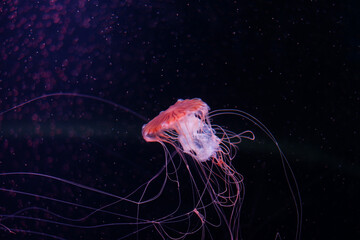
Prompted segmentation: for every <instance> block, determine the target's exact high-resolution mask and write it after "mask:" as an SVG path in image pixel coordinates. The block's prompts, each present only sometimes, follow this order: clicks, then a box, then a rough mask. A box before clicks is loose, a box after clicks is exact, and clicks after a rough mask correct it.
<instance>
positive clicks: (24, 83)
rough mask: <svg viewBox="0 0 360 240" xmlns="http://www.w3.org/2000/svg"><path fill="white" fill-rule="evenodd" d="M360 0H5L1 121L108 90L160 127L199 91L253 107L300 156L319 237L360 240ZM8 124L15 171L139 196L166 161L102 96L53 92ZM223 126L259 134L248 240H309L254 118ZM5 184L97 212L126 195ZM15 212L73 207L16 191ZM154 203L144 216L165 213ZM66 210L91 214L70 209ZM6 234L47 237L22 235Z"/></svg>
mask: <svg viewBox="0 0 360 240" xmlns="http://www.w3.org/2000/svg"><path fill="white" fill-rule="evenodd" d="M354 5H355V1H327V2H326V3H324V2H319V1H307V2H303V1H298V2H297V3H274V2H271V1H210V2H209V1H116V0H113V1H93V0H91V1H83V0H80V1H73V0H72V1H71V0H61V1H55V0H54V1H10V0H7V1H2V2H1V4H0V111H4V110H6V109H9V108H10V107H12V106H14V105H17V104H20V103H23V102H25V101H27V100H29V99H32V98H34V97H38V96H41V95H44V94H49V93H56V92H75V93H81V94H89V95H93V96H98V97H101V98H104V99H108V100H111V101H113V102H116V103H118V104H121V105H123V106H126V107H128V108H130V109H131V110H133V111H135V112H137V113H139V114H140V115H142V116H144V117H145V118H146V119H151V118H152V117H154V116H156V115H157V114H158V113H159V112H160V111H162V110H164V109H166V108H167V107H168V106H169V105H171V104H173V103H174V102H175V101H176V100H177V99H179V98H183V99H185V98H193V97H199V98H201V99H203V100H204V101H205V102H206V103H207V104H208V105H209V106H210V107H211V108H212V109H221V108H237V109H241V110H244V111H246V112H249V113H251V114H253V115H254V116H256V117H257V118H259V119H260V120H261V121H262V122H263V123H264V124H265V125H267V126H268V127H269V128H270V130H271V131H272V133H273V134H274V136H275V137H276V138H277V140H278V142H279V144H280V146H281V147H282V149H283V151H284V152H285V154H286V155H287V157H288V159H289V161H290V162H291V165H292V167H293V170H294V173H295V175H296V176H297V181H298V184H299V187H300V191H301V194H302V201H303V209H304V212H303V232H302V235H303V239H342V238H343V236H344V235H347V234H349V235H351V236H352V239H356V238H359V237H360V225H359V220H358V218H359V213H360V211H359V207H358V204H359V202H360V199H359V183H360V167H359V157H360V154H359V150H358V149H357V147H358V145H359V144H358V143H359V120H360V119H359V107H360V104H359V101H360V90H359V83H358V81H359V70H358V69H359V67H360V65H359V48H358V47H359V34H358V31H357V30H356V29H357V28H358V27H359V18H358V16H357V15H358V11H357V10H356V7H355V6H354ZM0 119H1V122H0V149H1V150H0V171H1V172H11V171H34V172H40V173H46V174H50V175H55V176H59V177H63V178H66V179H69V180H73V181H76V182H81V183H82V184H85V185H87V186H92V187H96V188H99V189H102V190H105V191H109V192H112V193H114V194H118V195H123V194H124V193H126V192H127V191H130V189H132V188H134V187H136V186H138V185H139V183H142V182H143V181H145V180H146V179H148V178H149V177H151V176H152V175H153V174H154V173H155V172H156V171H157V169H159V168H161V166H162V165H163V163H164V159H163V158H164V156H163V150H162V148H161V147H160V146H159V145H157V144H149V143H145V142H144V141H143V140H142V138H141V126H142V125H143V124H144V123H145V121H144V120H142V119H140V118H138V117H136V116H133V115H131V114H129V113H127V112H124V111H122V110H121V109H118V108H114V107H113V106H110V105H108V104H104V103H101V102H98V101H93V100H91V99H84V98H76V97H64V96H63V97H61V96H60V97H51V98H46V99H43V100H40V101H37V102H33V103H30V104H28V105H26V106H23V107H22V108H20V109H17V110H16V111H11V112H8V113H6V114H3V115H1V116H0ZM222 121H223V122H222V123H221V124H224V125H226V126H228V127H229V129H233V130H234V131H235V132H241V131H243V130H247V129H249V130H253V131H254V133H255V135H256V136H257V139H256V140H255V141H254V142H244V143H242V144H240V145H239V153H238V157H237V159H236V161H237V162H236V163H235V167H236V168H237V169H238V171H239V172H241V174H242V175H243V176H244V178H245V185H246V197H245V202H244V205H243V208H242V213H241V214H242V220H241V221H242V237H243V238H244V239H274V237H275V234H276V232H280V233H281V235H282V237H283V239H293V236H294V229H295V225H294V224H295V222H294V221H295V216H294V214H295V212H294V208H293V203H292V201H291V198H290V195H289V192H288V189H287V188H286V182H285V178H284V177H283V172H282V168H281V165H280V159H279V157H278V155H277V153H276V148H275V146H274V145H273V144H272V142H271V141H270V140H269V139H267V138H266V136H265V135H264V134H263V133H261V132H260V131H259V130H258V129H256V126H253V125H251V124H249V123H246V121H244V120H243V119H240V118H231V119H222ZM185 181H186V180H185ZM1 187H2V188H15V187H16V188H17V189H22V190H24V191H25V190H26V191H30V192H33V193H37V194H40V193H42V194H48V195H49V196H51V197H57V198H59V196H61V197H63V198H64V199H66V198H69V200H74V198H76V201H80V202H82V203H86V204H94V206H99V203H103V202H106V201H110V200H109V199H107V198H106V197H104V196H95V194H94V195H92V194H91V193H86V192H76V191H77V190H76V189H73V188H69V187H68V186H62V185H61V184H58V183H54V182H52V181H50V180H46V179H45V180H44V179H41V178H35V177H34V178H31V177H18V178H17V177H12V178H3V179H1ZM29 189H30V190H29ZM64 193H68V194H64ZM74 196H76V197H74ZM0 202H1V205H0V211H1V214H10V213H13V212H14V211H16V209H17V210H18V209H21V208H24V207H27V206H34V205H36V206H40V207H44V208H46V207H48V208H52V207H53V208H57V207H59V206H58V204H56V203H54V202H51V201H44V200H41V199H40V200H39V199H37V200H34V198H31V197H25V196H21V195H16V194H15V195H11V194H9V193H7V192H0ZM169 204H170V203H169ZM152 208H153V209H151V208H150V209H151V210H154V211H149V212H146V213H145V211H144V214H152V213H153V212H156V211H160V209H159V207H156V206H153V207H152ZM164 208H166V204H165V205H164ZM156 209H157V210H156ZM112 210H113V211H114V212H117V211H123V209H112ZM58 211H59V212H61V213H63V214H64V215H66V214H68V216H72V217H76V216H81V214H82V213H81V211H80V210H79V212H77V210H76V209H73V208H69V207H64V209H58ZM129 211H131V209H130V210H129ZM0 220H1V219H0ZM92 221H94V222H92V223H91V224H100V223H102V222H104V221H105V222H113V221H115V219H102V217H101V216H99V217H98V218H95V219H93V220H92ZM1 223H2V224H4V225H6V226H7V227H14V228H19V229H36V230H37V231H39V229H40V230H41V231H44V232H47V233H50V234H52V235H56V236H64V237H66V238H71V239H77V238H79V239H80V238H81V237H82V238H84V239H90V238H91V237H93V238H94V239H99V238H101V237H102V238H103V239H116V238H117V237H121V236H122V234H123V233H122V232H121V230H117V229H114V228H110V229H106V230H104V229H96V230H83V229H72V228H70V229H71V234H73V235H69V234H70V233H69V228H66V227H61V226H60V227H59V226H53V225H51V224H44V223H39V222H37V221H34V220H33V221H25V220H23V221H21V220H16V219H15V220H4V221H1ZM42 224H43V225H42ZM212 234H213V236H214V238H215V239H217V238H216V237H217V234H219V235H220V236H224V235H221V234H222V231H221V230H217V229H213V230H212ZM0 236H1V237H0V238H1V239H10V238H14V239H21V238H24V239H29V237H31V235H29V234H23V235H22V234H21V233H18V234H17V235H16V236H13V235H11V234H9V233H8V232H7V231H0ZM147 236H148V237H149V236H151V233H149V235H147ZM225 236H226V235H225ZM32 237H34V239H39V238H40V237H39V236H38V235H33V236H32ZM158 237H159V236H158V235H153V238H154V239H157V238H158ZM44 238H45V237H44ZM189 239H191V237H189Z"/></svg>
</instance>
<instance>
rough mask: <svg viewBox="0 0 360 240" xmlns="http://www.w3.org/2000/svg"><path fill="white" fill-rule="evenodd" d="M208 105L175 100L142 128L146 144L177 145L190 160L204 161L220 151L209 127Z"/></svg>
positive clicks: (217, 141)
mask: <svg viewBox="0 0 360 240" xmlns="http://www.w3.org/2000/svg"><path fill="white" fill-rule="evenodd" d="M209 109H210V108H209V106H208V105H207V104H206V103H205V102H203V101H202V100H201V99H199V98H194V99H186V100H182V99H179V100H178V101H177V102H176V103H175V104H174V105H172V106H170V107H169V108H168V109H167V110H165V111H163V112H161V113H160V114H159V115H158V116H157V117H155V118H154V119H152V120H151V121H150V122H149V123H148V124H146V125H144V126H143V129H142V135H143V138H144V140H145V141H147V142H167V143H170V144H172V145H173V146H177V144H176V142H179V143H180V145H181V147H182V150H183V151H184V152H185V153H187V154H189V155H191V156H192V157H193V158H194V159H196V160H198V161H200V162H204V161H207V160H209V159H210V158H211V157H214V156H215V155H216V152H217V151H219V150H220V141H221V140H220V139H219V138H218V137H217V136H216V135H215V131H214V130H213V129H212V128H211V125H210V121H209V117H208V113H209Z"/></svg>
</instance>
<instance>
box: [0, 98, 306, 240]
mask: <svg viewBox="0 0 360 240" xmlns="http://www.w3.org/2000/svg"><path fill="white" fill-rule="evenodd" d="M64 98H65V99H72V100H71V101H73V99H82V100H83V101H88V102H89V106H93V105H94V104H95V103H101V104H104V105H107V106H110V108H109V109H108V110H107V111H108V112H110V113H111V111H114V109H116V111H118V112H116V114H114V115H118V116H117V117H115V120H114V123H113V125H112V126H109V127H108V126H107V125H108V124H109V123H107V124H103V125H101V127H103V128H107V129H109V131H110V132H112V133H113V134H111V136H115V138H116V141H115V140H114V141H115V142H116V144H112V143H111V141H112V140H107V139H105V140H104V137H103V135H101V134H104V132H107V130H99V134H100V135H99V136H100V137H101V138H100V137H99V138H100V139H101V140H96V138H95V137H94V136H93V135H94V134H93V131H94V130H92V129H89V127H88V128H87V127H86V126H84V125H83V124H82V125H80V126H79V127H77V128H79V129H80V130H81V129H83V131H82V132H80V133H77V132H76V129H75V128H72V129H71V131H70V130H69V134H68V135H66V138H65V140H64V139H63V138H64V134H63V132H64V131H61V129H60V130H59V127H58V128H56V126H55V127H54V125H56V124H55V123H54V122H56V121H54V120H53V119H52V118H55V117H54V116H55V115H56V114H58V115H59V116H58V117H59V119H60V120H61V121H63V120H64V119H66V121H70V120H71V119H72V118H75V119H76V120H79V119H80V120H82V119H87V120H89V119H92V118H96V116H97V115H96V114H88V115H89V116H87V115H86V114H85V113H83V112H82V111H80V112H79V113H78V116H77V117H76V116H75V115H76V114H69V113H66V112H63V113H62V115H60V114H59V112H61V111H59V108H61V106H60V104H59V101H60V99H64ZM69 101H70V100H69ZM71 101H70V102H71ZM83 101H79V105H80V106H82V107H83V108H86V107H88V105H85V104H84V103H83ZM39 102H41V103H42V104H40V107H38V110H39V111H44V112H45V113H46V112H47V111H49V112H50V114H45V113H44V116H46V118H45V117H43V118H41V117H39V116H38V115H36V114H35V113H34V111H36V110H35V109H36V107H35V108H34V107H33V108H31V109H26V107H27V106H30V105H32V104H36V103H39ZM49 103H50V105H49ZM52 103H53V106H56V107H57V108H58V109H57V110H53V109H52V105H51V104H52ZM66 104H68V103H67V102H66V103H65V104H64V106H66ZM82 104H84V105H82ZM43 105H46V106H47V107H46V108H42V107H41V106H43ZM71 105H73V102H71ZM59 106H60V107H59ZM73 108H76V106H75V107H74V106H73ZM94 109H95V110H94ZM94 109H93V110H92V111H96V109H97V108H94ZM60 110H61V109H60ZM67 110H68V111H70V110H69V109H67ZM15 111H18V112H20V113H21V112H22V111H23V112H24V114H23V115H21V117H18V119H20V120H21V123H22V124H24V121H26V120H24V119H23V118H26V117H25V116H26V115H30V119H31V120H32V121H33V122H35V125H36V126H35V130H36V131H34V133H33V134H32V135H26V137H24V138H25V140H24V141H25V146H23V145H21V147H19V148H20V149H21V151H20V154H19V153H18V152H19V151H16V147H12V148H11V147H10V148H9V147H8V146H7V145H9V144H10V145H11V143H6V141H7V139H6V138H5V137H2V138H1V140H2V144H4V146H5V145H6V151H4V152H9V153H8V154H7V155H6V154H2V155H1V159H0V160H1V162H2V163H0V164H1V165H0V166H1V172H0V180H1V183H2V184H1V187H0V194H1V200H0V231H1V232H0V236H4V237H6V238H11V237H15V238H16V239H21V238H24V239H29V238H30V237H33V238H35V239H36V238H39V237H43V238H50V239H69V238H74V237H80V238H81V237H82V238H86V239H90V238H97V239H99V238H105V239H112V238H114V239H216V238H217V236H222V237H223V238H225V239H231V240H237V239H241V238H242V236H241V222H240V216H241V209H242V206H243V201H244V199H245V181H244V177H243V176H242V174H241V173H240V172H239V171H238V170H237V169H236V168H235V166H234V162H236V161H238V155H239V154H237V153H238V149H239V146H240V145H241V142H242V141H254V140H255V134H254V133H253V131H251V130H244V131H241V132H240V133H236V132H233V131H231V130H229V129H228V128H226V127H223V126H220V125H217V124H216V122H215V118H216V117H218V116H235V117H239V118H241V119H245V120H248V121H249V122H250V123H252V124H253V125H255V126H257V127H259V128H260V130H261V131H263V132H264V133H265V134H266V135H267V136H268V137H269V138H270V139H271V140H272V141H273V143H274V144H275V146H276V148H277V149H278V151H279V153H280V158H281V163H282V166H283V169H284V173H285V177H286V181H287V184H288V187H289V189H290V193H291V196H292V198H293V202H294V206H295V212H296V230H295V239H296V240H298V239H300V234H301V219H302V207H301V198H300V193H299V189H298V186H297V182H296V178H295V175H294V173H293V171H292V169H291V167H290V164H289V162H288V161H287V159H286V157H285V155H284V154H283V152H282V151H281V149H280V147H279V145H278V143H277V141H276V139H275V138H274V137H273V135H272V134H271V132H270V131H269V130H268V129H267V128H266V127H265V125H263V124H262V123H261V122H260V121H258V120H257V119H256V118H254V117H253V116H251V115H250V114H248V113H246V112H243V111H240V110H237V109H221V110H214V111H210V108H209V106H208V105H207V104H206V103H205V102H203V101H202V100H201V99H199V98H194V99H185V100H182V99H179V100H178V101H177V102H176V103H175V104H174V105H172V106H170V107H169V108H168V109H167V110H165V111H163V112H161V113H160V114H159V115H158V116H156V117H155V118H153V119H152V120H151V121H149V122H147V118H146V117H144V116H142V115H140V114H139V113H137V112H135V111H133V110H131V109H129V108H127V107H125V106H122V105H119V104H117V103H115V102H112V101H109V100H106V99H103V98H100V97H96V96H91V95H85V94H79V93H53V94H47V95H43V96H40V97H37V98H33V99H30V100H28V101H26V102H23V103H21V104H19V105H16V106H14V107H11V108H9V109H6V110H4V111H2V112H0V117H1V119H4V117H5V115H7V114H10V113H14V112H15ZM53 111H55V112H53ZM71 111H74V110H71ZM104 111H105V110H104ZM14 114H15V113H14ZM73 115H74V116H75V117H74V116H73ZM14 116H16V114H15V115H14ZM99 116H100V118H101V116H104V113H103V112H102V114H100V115H99ZM110 116H111V114H110ZM120 116H121V117H120ZM69 119H70V120H69ZM126 119H128V120H126ZM100 120H102V119H100ZM11 121H13V120H12V119H10V122H11ZM84 121H85V120H84ZM14 122H16V121H14ZM47 122H49V129H53V130H51V134H50V136H47V135H46V133H45V130H42V128H43V129H47V127H46V126H47V125H46V124H47ZM144 122H147V123H146V124H144ZM70 123H71V124H76V121H70ZM140 123H142V124H143V127H142V132H141V133H142V134H141V135H140V134H137V130H136V129H138V128H137V126H139V124H140ZM62 124H63V125H61V128H63V129H66V126H67V125H64V123H62ZM39 128H40V130H39ZM74 129H75V130H74ZM80 130H79V131H80ZM138 130H140V128H139V129H138ZM21 131H24V130H22V129H21V127H19V129H18V132H19V134H20V133H21ZM74 131H75V133H74ZM37 135H40V137H37ZM56 136H58V137H56ZM18 138H19V137H18ZM73 139H75V141H74V142H73ZM76 139H77V140H76ZM110 139H111V138H110ZM142 139H143V140H142ZM144 140H145V142H144ZM52 141H53V142H52ZM59 142H60V143H61V144H60V145H59ZM146 142H149V143H150V142H157V143H160V145H159V146H161V147H162V149H163V153H162V154H155V153H154V152H155V151H156V150H157V147H156V145H153V144H147V143H146ZM110 145H111V146H112V147H111V148H110ZM129 145H141V146H142V147H143V148H144V149H145V148H146V149H148V150H149V151H150V150H151V151H152V153H148V152H147V151H145V150H143V149H139V148H135V147H134V148H131V149H128V146H129ZM27 147H28V148H29V150H26V148H27ZM42 147H44V150H43V149H42ZM14 149H15V150H14ZM55 149H56V151H55ZM134 149H138V150H137V151H135V152H134ZM52 151H54V152H55V153H54V154H52ZM21 152H23V153H24V156H26V158H23V157H22V156H23V155H21ZM39 152H40V153H39ZM32 154H33V155H32ZM152 154H155V156H152ZM17 155H19V156H20V157H19V158H16V156H17ZM95 156H96V157H95ZM4 161H8V162H7V163H6V164H4V163H3V162H4ZM10 161H13V162H10ZM22 161H23V162H24V164H22ZM7 164H8V165H9V167H7V166H8V165H7ZM275 239H280V234H279V233H276V237H275Z"/></svg>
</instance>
